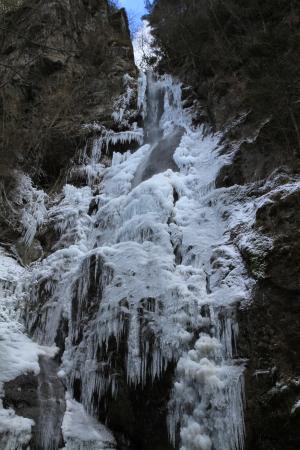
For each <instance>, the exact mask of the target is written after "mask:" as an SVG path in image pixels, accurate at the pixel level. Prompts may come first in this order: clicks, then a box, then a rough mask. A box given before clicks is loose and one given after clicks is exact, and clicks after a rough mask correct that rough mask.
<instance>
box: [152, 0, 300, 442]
mask: <svg viewBox="0 0 300 450" xmlns="http://www.w3.org/2000/svg"><path fill="white" fill-rule="evenodd" d="M152 3H153V5H152V8H150V16H149V18H150V23H151V25H152V26H153V33H154V36H155V38H156V46H157V48H158V49H160V50H157V55H156V56H159V59H158V62H156V64H157V65H158V68H159V69H160V70H162V71H164V70H168V71H169V72H171V73H174V74H176V75H177V76H179V78H180V79H181V80H182V81H184V82H185V83H186V84H187V85H188V86H190V88H189V91H188V92H189V93H190V94H189V95H190V98H189V99H188V102H190V103H191V102H193V101H198V102H199V103H200V105H201V108H199V114H198V119H197V120H199V121H200V122H202V121H204V122H205V123H209V124H210V126H211V127H212V128H213V129H215V130H216V131H221V132H222V133H223V135H224V150H223V151H224V152H225V153H227V154H228V155H230V157H229V161H228V163H227V164H226V165H224V167H223V168H222V169H221V171H220V173H219V175H218V178H217V186H218V187H219V188H222V187H231V190H232V193H233V195H236V192H240V193H241V194H242V196H243V198H244V200H243V201H245V202H247V201H249V199H250V200H251V201H253V202H254V203H255V204H256V205H257V210H256V214H255V220H254V221H253V222H252V223H251V228H252V230H253V232H254V233H255V237H253V239H251V242H246V239H245V236H244V233H245V231H246V228H245V227H243V226H240V225H237V226H235V227H234V228H233V229H232V230H231V235H232V239H233V241H234V242H235V245H236V247H237V248H238V249H239V251H240V253H241V255H242V257H243V259H244V261H245V264H246V267H247V269H248V271H249V274H250V275H251V277H253V279H254V280H255V287H254V290H253V294H252V300H251V301H250V302H249V304H248V305H247V306H243V307H241V308H240V311H239V314H238V322H239V329H240V333H239V339H238V347H239V348H238V352H239V355H240V356H242V357H243V358H247V360H248V362H247V368H246V371H245V377H246V412H245V414H246V417H245V420H246V448H247V449H249V450H252V449H255V450H259V449H270V450H271V449H272V450H275V449H278V450H279V449H282V448H285V449H296V448H298V447H299V445H300V435H299V410H298V409H297V408H296V406H297V404H299V403H297V402H298V400H299V371H300V367H299V344H300V334H299V320H300V305H299V274H300V264H299V262H300V261H299V231H298V228H299V227H298V212H297V211H298V205H299V199H300V191H299V162H300V160H299V149H300V147H299V142H300V141H299V120H300V115H299V114H300V111H299V102H298V100H297V98H298V92H299V78H298V76H297V75H296V73H297V71H298V70H299V46H298V45H297V44H296V42H297V41H298V39H299V20H300V10H299V5H298V4H297V2H293V1H280V0H279V1H276V2H268V1H267V2H264V3H263V4H261V2H257V1H255V0H253V1H250V2H248V3H247V5H246V4H245V3H244V2H242V1H239V0H231V1H227V2H224V1H215V2H202V1H199V2H188V1H185V0H176V1H174V2H171V1H169V0H157V1H154V2H152ZM162 17H164V21H163V22H162ZM179 29H180V30H181V32H180V33H179V32H178V30H179ZM154 62H155V57H154ZM238 195H240V194H238Z"/></svg>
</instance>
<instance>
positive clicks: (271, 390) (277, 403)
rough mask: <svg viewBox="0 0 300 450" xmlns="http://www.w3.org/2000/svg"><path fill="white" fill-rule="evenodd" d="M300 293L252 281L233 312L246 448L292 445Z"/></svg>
mask: <svg viewBox="0 0 300 450" xmlns="http://www.w3.org/2000/svg"><path fill="white" fill-rule="evenodd" d="M299 318H300V296H299V293H295V292H291V291H290V292H289V291H288V290H285V289H283V288H279V287H277V286H274V284H272V283H271V282H269V281H262V282H260V283H258V285H257V287H256V291H255V295H254V298H253V303H252V304H251V305H250V306H249V307H248V308H247V309H244V310H241V311H240V315H239V326H240V336H239V350H240V352H241V354H243V356H245V357H246V358H248V365H247V370H246V411H245V412H246V449H247V450H254V449H255V450H281V449H283V448H284V449H286V450H296V449H298V448H299V447H300V435H299V429H300V415H299V410H297V409H295V410H294V409H293V407H294V405H295V403H296V402H297V400H298V399H299V395H300V383H299V373H300V364H299V343H300V327H299V325H300V319H299Z"/></svg>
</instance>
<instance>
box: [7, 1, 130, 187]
mask: <svg viewBox="0 0 300 450" xmlns="http://www.w3.org/2000/svg"><path fill="white" fill-rule="evenodd" d="M0 63H1V64H0V79H1V92H2V95H1V103H0V120H1V123H3V127H2V129H1V131H2V132H1V136H0V141H1V144H0V147H1V166H0V175H1V176H2V177H6V176H9V175H11V168H16V167H18V168H21V169H23V170H25V171H27V172H29V173H30V174H31V175H33V176H35V179H36V180H39V181H40V182H43V184H44V185H45V186H51V185H53V182H54V181H55V180H56V179H57V177H58V176H59V174H60V172H61V170H63V169H64V168H65V167H66V165H67V164H69V162H70V159H71V158H72V157H73V156H74V154H75V151H76V149H77V148H78V147H81V146H82V144H83V142H84V140H85V138H86V135H87V133H88V132H87V130H84V129H83V128H82V124H84V123H91V122H94V121H97V122H99V123H101V124H102V125H106V126H111V124H112V118H111V113H112V111H113V99H114V97H116V96H118V95H120V93H121V92H122V91H123V76H124V74H126V73H128V74H131V75H135V74H136V68H135V66H134V61H133V52H132V45H131V41H130V37H129V30H128V23H127V17H126V13H125V11H124V10H121V11H119V12H114V11H112V10H111V9H110V8H109V7H108V3H107V0H79V1H78V0H63V1H58V0H48V1H42V0H28V1H26V2H25V3H24V5H23V6H22V7H21V8H19V9H17V10H16V11H14V12H11V13H8V14H6V15H5V16H4V17H3V21H2V24H1V28H0Z"/></svg>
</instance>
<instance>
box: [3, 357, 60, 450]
mask: <svg viewBox="0 0 300 450" xmlns="http://www.w3.org/2000/svg"><path fill="white" fill-rule="evenodd" d="M39 363H40V373H39V375H37V376H34V375H32V374H28V375H21V376H19V377H18V378H16V379H15V380H13V381H10V382H8V383H6V384H5V402H4V406H6V407H12V408H13V409H14V410H15V411H16V414H18V415H20V416H23V417H27V418H29V419H33V420H34V422H35V426H34V427H33V438H32V440H31V442H30V448H31V450H48V449H50V448H59V447H60V446H62V445H63V438H62V433H61V424H62V420H63V415H64V412H65V401H64V394H65V388H64V386H63V384H62V382H61V381H60V380H59V378H58V377H57V370H58V365H57V363H56V362H55V361H54V360H53V359H51V358H47V357H45V356H41V357H40V360H39Z"/></svg>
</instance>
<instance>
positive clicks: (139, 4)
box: [118, 0, 146, 21]
mask: <svg viewBox="0 0 300 450" xmlns="http://www.w3.org/2000/svg"><path fill="white" fill-rule="evenodd" d="M118 3H119V4H120V6H123V7H124V8H126V9H127V11H128V15H129V16H131V17H134V19H135V20H136V21H139V20H140V18H141V16H142V15H143V14H145V13H146V10H145V7H144V0H119V1H118Z"/></svg>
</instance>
